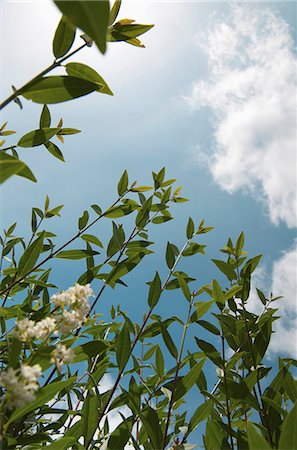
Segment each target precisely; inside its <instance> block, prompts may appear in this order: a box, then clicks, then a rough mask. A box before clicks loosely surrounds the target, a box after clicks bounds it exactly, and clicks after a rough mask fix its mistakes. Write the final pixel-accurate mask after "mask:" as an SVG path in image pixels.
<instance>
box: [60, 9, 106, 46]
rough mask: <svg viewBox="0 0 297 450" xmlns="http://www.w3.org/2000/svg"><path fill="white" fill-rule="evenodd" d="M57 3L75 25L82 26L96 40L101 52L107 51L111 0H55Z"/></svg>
mask: <svg viewBox="0 0 297 450" xmlns="http://www.w3.org/2000/svg"><path fill="white" fill-rule="evenodd" d="M55 4H56V5H57V6H58V8H59V9H60V11H61V12H62V13H63V14H64V15H65V16H67V17H68V19H69V20H70V22H71V23H73V25H75V26H77V27H78V28H80V29H81V30H82V31H84V32H85V33H86V34H87V35H88V36H90V38H92V39H93V41H95V42H96V45H97V47H98V48H99V50H100V51H101V53H105V50H106V33H107V27H108V22H109V1H107V0H98V1H95V0H94V1H86V0H76V1H67V2H65V1H61V0H59V1H58V0H55Z"/></svg>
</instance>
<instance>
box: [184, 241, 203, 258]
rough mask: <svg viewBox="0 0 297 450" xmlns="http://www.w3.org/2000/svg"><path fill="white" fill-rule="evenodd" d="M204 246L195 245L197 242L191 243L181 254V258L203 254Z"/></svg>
mask: <svg viewBox="0 0 297 450" xmlns="http://www.w3.org/2000/svg"><path fill="white" fill-rule="evenodd" d="M205 247H206V245H200V244H197V242H191V243H190V244H189V246H188V247H187V248H186V249H185V250H184V251H183V252H182V255H183V256H192V255H196V253H202V255H204V254H205V252H204V249H205Z"/></svg>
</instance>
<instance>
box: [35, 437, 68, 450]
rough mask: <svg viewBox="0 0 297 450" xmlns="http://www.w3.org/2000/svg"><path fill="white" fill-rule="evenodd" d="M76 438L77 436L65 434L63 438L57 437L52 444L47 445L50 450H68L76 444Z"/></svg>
mask: <svg viewBox="0 0 297 450" xmlns="http://www.w3.org/2000/svg"><path fill="white" fill-rule="evenodd" d="M76 440H77V438H76V437H75V436H70V437H68V436H66V437H65V436H64V437H62V438H61V439H57V440H55V441H53V442H52V443H51V444H49V445H47V448H48V449H49V450H67V449H68V448H70V446H71V445H72V444H75V442H76ZM28 450H29V449H28ZM32 450H33V449H32Z"/></svg>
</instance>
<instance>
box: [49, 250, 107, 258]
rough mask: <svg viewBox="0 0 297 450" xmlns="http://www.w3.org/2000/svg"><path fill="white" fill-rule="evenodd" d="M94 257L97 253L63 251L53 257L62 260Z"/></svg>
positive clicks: (89, 251)
mask: <svg viewBox="0 0 297 450" xmlns="http://www.w3.org/2000/svg"><path fill="white" fill-rule="evenodd" d="M94 255H99V253H98V252H95V251H94V250H92V251H91V250H80V249H77V250H64V251H62V252H59V253H58V254H57V255H55V258H62V259H83V258H88V257H91V256H94Z"/></svg>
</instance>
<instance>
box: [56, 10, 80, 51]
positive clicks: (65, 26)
mask: <svg viewBox="0 0 297 450" xmlns="http://www.w3.org/2000/svg"><path fill="white" fill-rule="evenodd" d="M75 31H76V28H75V26H73V24H72V23H71V22H69V20H68V19H67V17H66V16H62V18H61V20H60V22H59V25H58V27H57V29H56V32H55V36H54V40H53V53H54V55H55V57H56V58H61V57H62V56H64V55H66V53H67V52H68V51H69V50H70V49H71V47H72V44H73V42H74V38H75Z"/></svg>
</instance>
